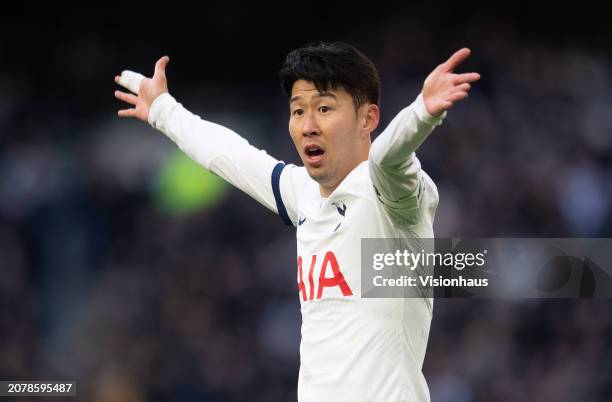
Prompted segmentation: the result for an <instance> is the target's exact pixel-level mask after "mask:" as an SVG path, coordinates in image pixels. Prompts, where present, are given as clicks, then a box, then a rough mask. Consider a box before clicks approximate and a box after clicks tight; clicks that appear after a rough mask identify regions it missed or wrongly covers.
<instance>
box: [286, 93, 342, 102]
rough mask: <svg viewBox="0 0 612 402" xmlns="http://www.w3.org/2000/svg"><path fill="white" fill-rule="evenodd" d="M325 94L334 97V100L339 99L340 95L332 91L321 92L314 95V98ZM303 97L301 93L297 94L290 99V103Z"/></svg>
mask: <svg viewBox="0 0 612 402" xmlns="http://www.w3.org/2000/svg"><path fill="white" fill-rule="evenodd" d="M324 96H328V97H330V98H333V99H334V100H338V97H337V96H336V95H334V94H333V93H331V92H319V93H318V94H317V95H314V96H313V98H322V97H324ZM301 98H302V96H301V95H295V96H293V97H292V98H291V99H290V100H289V104H291V103H293V102H295V101H297V100H300V99H301Z"/></svg>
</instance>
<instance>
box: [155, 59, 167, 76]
mask: <svg viewBox="0 0 612 402" xmlns="http://www.w3.org/2000/svg"><path fill="white" fill-rule="evenodd" d="M169 61H170V58H169V57H168V56H163V57H162V58H160V59H159V60H157V63H155V72H154V75H160V74H161V75H166V66H167V65H168V62H169Z"/></svg>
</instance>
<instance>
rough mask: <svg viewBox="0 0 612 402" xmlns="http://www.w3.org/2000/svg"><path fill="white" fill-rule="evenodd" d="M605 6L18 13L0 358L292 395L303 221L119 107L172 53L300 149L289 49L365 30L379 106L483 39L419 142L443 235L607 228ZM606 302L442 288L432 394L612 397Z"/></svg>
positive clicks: (184, 75) (3, 183)
mask: <svg viewBox="0 0 612 402" xmlns="http://www.w3.org/2000/svg"><path fill="white" fill-rule="evenodd" d="M154 7H158V6H154ZM270 7H271V6H270ZM606 15H607V13H606V12H605V9H598V8H596V7H594V5H592V4H586V3H582V2H581V4H580V6H578V5H576V4H573V5H569V3H568V5H563V4H557V5H556V6H554V7H552V6H550V5H545V4H540V5H533V4H530V3H529V2H511V1H502V2H500V3H496V4H495V5H490V6H488V7H486V8H482V7H479V8H476V7H474V6H472V5H469V4H465V3H464V4H452V3H450V2H442V3H439V2H437V3H436V5H435V6H434V5H425V4H421V5H407V4H406V5H403V6H393V7H392V6H385V7H383V6H382V5H381V4H370V5H367V4H365V5H363V6H362V5H357V4H352V5H350V6H346V5H343V6H340V5H334V4H331V3H317V4H316V5H315V4H312V5H311V4H303V5H300V4H293V5H291V6H287V8H286V9H283V10H281V12H275V11H273V9H272V8H270V9H267V7H265V6H263V5H259V6H257V7H247V6H246V5H242V4H239V3H236V2H224V3H223V4H219V3H216V4H215V5H214V6H208V5H206V6H204V5H200V6H193V5H192V6H187V5H185V6H184V8H180V7H179V6H178V5H174V6H173V7H172V8H170V7H168V8H167V9H162V8H152V7H149V8H148V9H147V10H146V11H142V10H139V9H138V8H137V7H136V6H132V7H124V6H122V7H121V9H117V10H112V9H108V8H98V9H84V8H80V9H70V10H64V11H59V10H57V9H56V10H54V11H53V12H52V13H51V12H49V13H47V14H43V13H41V14H40V15H31V14H25V13H24V14H20V15H16V14H10V13H5V14H3V16H2V17H0V21H1V25H0V54H1V55H2V56H1V57H0V59H1V61H0V378H1V379H5V380H8V379H15V380H23V379H76V380H77V381H78V384H79V398H78V400H84V401H94V402H107V401H126V402H140V401H176V402H190V401H200V402H203V401H219V402H221V401H247V400H248V401H292V400H295V393H296V383H297V369H298V364H299V356H298V345H299V325H300V317H299V303H298V298H297V289H296V283H295V275H296V262H295V258H296V256H295V240H294V233H293V231H292V230H291V229H290V228H286V227H283V226H282V225H281V224H280V221H279V220H278V218H277V217H276V216H274V215H273V214H272V213H270V212H269V211H267V210H265V209H264V208H262V207H260V206H259V205H258V204H257V203H256V202H254V201H252V200H250V199H249V198H248V197H246V196H244V195H243V194H241V193H239V192H238V191H237V190H234V189H230V188H227V187H224V186H222V185H220V184H219V183H218V182H216V181H215V180H214V178H211V177H210V176H207V175H203V174H202V173H201V172H200V171H198V170H194V169H193V166H191V165H190V164H188V163H186V162H185V160H184V159H182V158H181V157H180V155H179V154H177V153H176V151H175V147H174V145H173V144H172V143H171V142H170V141H169V140H168V139H166V138H165V137H164V136H163V135H161V134H160V133H157V132H155V131H154V130H153V129H151V128H150V127H148V126H146V125H145V124H142V123H140V122H136V121H128V120H119V119H118V118H117V117H116V110H117V109H118V108H120V107H122V105H121V104H120V102H118V101H116V100H115V99H114V98H113V94H112V93H113V90H114V89H115V85H114V83H113V76H114V75H115V74H116V73H118V72H120V71H121V70H122V69H124V68H129V69H133V70H136V71H140V72H142V73H145V74H147V75H150V74H151V72H152V68H153V64H154V62H155V60H157V58H158V57H159V56H161V55H163V54H168V55H170V57H171V61H170V64H169V68H168V79H169V86H170V91H171V93H172V94H173V95H174V96H175V97H176V98H177V99H179V100H180V101H181V102H182V103H183V104H185V105H186V106H187V107H188V108H189V109H190V110H192V111H193V112H195V113H198V114H200V115H201V116H203V117H204V118H207V119H209V120H212V121H215V122H218V123H221V124H224V125H227V126H229V127H231V128H233V129H234V130H236V131H237V132H239V133H240V134H242V135H243V136H245V137H246V138H248V139H249V140H250V141H251V143H252V144H254V145H256V146H259V147H262V148H265V149H267V150H268V151H269V153H271V154H272V155H274V156H276V157H277V158H279V159H283V160H285V161H291V162H296V158H297V155H296V154H295V152H294V150H293V149H292V144H291V143H290V139H289V136H288V135H287V128H286V126H287V118H288V112H287V105H286V102H287V101H286V99H285V98H284V96H283V95H282V93H281V91H280V89H279V85H278V81H277V75H276V74H277V71H278V69H279V67H280V65H281V63H282V61H283V57H284V56H285V55H286V53H287V52H288V51H289V50H291V49H292V48H295V47H298V46H300V45H303V44H305V43H308V42H310V41H313V40H320V39H323V40H345V41H348V42H350V43H352V44H354V45H356V46H357V47H358V48H360V49H361V50H363V51H364V52H365V53H366V54H367V55H368V56H370V57H371V59H372V60H373V61H374V62H375V64H376V65H377V66H378V68H379V70H380V73H381V76H382V80H383V97H382V99H383V100H382V113H383V116H382V118H383V124H382V125H381V127H384V125H385V123H386V122H388V121H389V120H390V119H391V118H392V117H393V115H394V114H395V113H396V112H398V111H399V110H400V109H401V108H402V107H404V106H406V105H408V104H409V103H410V102H412V100H413V99H414V97H416V95H417V94H418V91H419V88H420V85H421V83H422V81H423V79H424V78H425V76H426V74H427V73H428V72H429V71H430V70H431V69H432V68H433V67H434V66H435V65H436V64H437V63H439V62H441V61H443V60H444V59H445V58H446V57H448V55H450V54H451V52H452V51H454V50H456V49H457V48H459V47H462V46H469V47H470V48H472V50H473V56H472V58H471V59H470V61H469V62H468V63H467V64H466V66H465V67H463V68H462V71H468V70H469V71H471V70H474V71H478V72H480V73H481V74H482V76H483V78H482V80H481V82H480V83H478V84H476V85H475V86H474V89H473V90H472V92H471V94H470V98H469V99H468V100H467V101H466V102H463V103H462V104H460V105H457V106H456V107H455V108H454V109H453V110H452V112H451V113H450V114H449V117H448V119H447V120H446V123H445V124H444V125H443V126H441V127H439V128H438V129H437V130H436V131H435V133H434V134H433V135H432V136H431V137H430V139H429V140H428V141H427V142H426V144H425V145H424V146H423V147H422V148H421V149H420V151H419V157H420V159H421V161H422V163H423V166H424V168H425V169H426V170H427V171H428V173H429V174H430V175H431V176H432V177H433V179H434V180H435V182H436V183H437V185H438V188H439V191H440V195H441V202H440V206H439V208H438V212H437V219H436V225H435V229H436V233H437V235H438V236H458V237H462V236H481V237H484V236H496V237H502V236H533V237H536V236H546V237H551V236H563V237H574V236H576V237H596V236H601V237H608V236H610V235H611V232H612V231H611V224H612V213H611V211H612V158H611V151H612V135H611V134H612V60H611V58H610V45H609V44H610V43H612V29H610V28H609V25H608V24H607V21H606ZM202 183H204V184H202ZM611 307H612V304H611V303H610V301H608V300H548V301H542V300H530V301H524V302H516V301H515V302H509V301H496V300H480V301H470V300H438V301H437V302H436V305H435V311H434V319H433V324H432V328H431V335H430V339H429V346H428V352H427V356H426V361H425V367H424V372H425V375H426V377H427V379H428V382H429V386H430V389H431V394H432V401H434V402H481V401H523V400H533V401H552V400H554V401H609V400H611V399H612V381H611V379H612V346H610V338H611V335H612V314H611V312H610V308H611ZM355 336H358V334H355ZM20 400H22V401H27V400H38V399H28V398H23V399H20ZM58 400H60V399H58Z"/></svg>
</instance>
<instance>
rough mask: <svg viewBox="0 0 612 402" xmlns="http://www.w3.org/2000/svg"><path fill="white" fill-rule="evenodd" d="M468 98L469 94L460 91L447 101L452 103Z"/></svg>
mask: <svg viewBox="0 0 612 402" xmlns="http://www.w3.org/2000/svg"><path fill="white" fill-rule="evenodd" d="M467 97H468V93H467V92H463V91H459V92H455V93H453V94H451V95H450V96H449V97H448V98H447V99H446V100H447V101H450V102H457V101H460V100H463V99H465V98H467Z"/></svg>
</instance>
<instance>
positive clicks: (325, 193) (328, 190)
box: [319, 156, 368, 198]
mask: <svg viewBox="0 0 612 402" xmlns="http://www.w3.org/2000/svg"><path fill="white" fill-rule="evenodd" d="M367 159H368V158H367V156H366V157H365V158H363V159H361V160H359V161H358V162H357V163H356V164H355V165H353V166H352V167H351V168H349V169H348V170H347V171H346V172H344V174H342V176H341V177H340V178H339V179H338V180H336V181H334V182H333V183H325V184H323V183H319V193H320V194H321V197H323V198H328V197H329V196H330V195H332V193H333V192H334V191H335V190H336V189H337V188H338V186H340V184H341V183H342V182H343V181H344V179H346V177H347V176H348V175H349V173H351V172H352V171H353V170H355V168H356V167H357V166H359V165H361V164H362V163H363V162H364V161H366V160H367Z"/></svg>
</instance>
